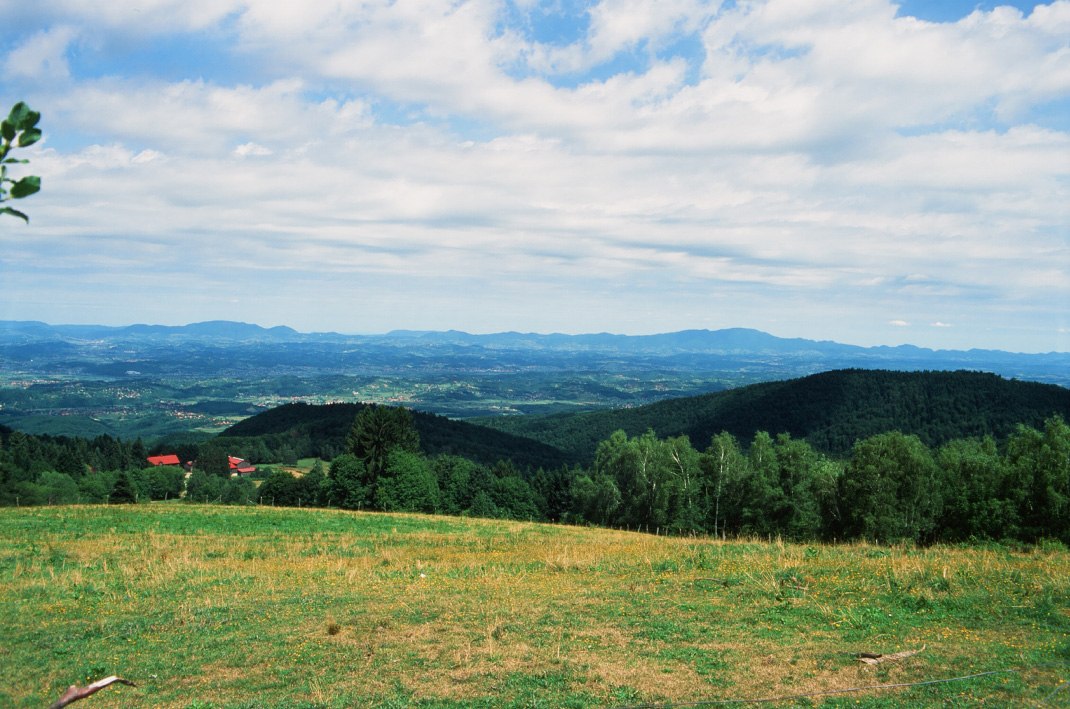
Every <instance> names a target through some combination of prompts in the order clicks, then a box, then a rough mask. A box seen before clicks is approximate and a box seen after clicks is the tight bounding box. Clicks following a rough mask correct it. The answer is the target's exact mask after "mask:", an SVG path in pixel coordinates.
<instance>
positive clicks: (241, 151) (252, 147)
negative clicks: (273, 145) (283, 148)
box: [234, 143, 274, 158]
mask: <svg viewBox="0 0 1070 709" xmlns="http://www.w3.org/2000/svg"><path fill="white" fill-rule="evenodd" d="M273 153H274V151H273V150H271V149H270V148H265V147H264V146H263V145H260V144H258V143H242V144H241V145H239V146H238V147H236V148H234V154H235V155H237V156H238V157H240V158H244V157H248V156H253V157H265V156H267V155H271V154H273Z"/></svg>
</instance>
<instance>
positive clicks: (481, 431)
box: [220, 404, 570, 469]
mask: <svg viewBox="0 0 1070 709" xmlns="http://www.w3.org/2000/svg"><path fill="white" fill-rule="evenodd" d="M362 408H364V404H324V405H319V406H317V405H313V404H287V405H285V406H280V407H278V408H275V409H271V410H269V411H265V412H263V413H261V414H257V415H256V416H253V417H251V418H247V419H245V420H244V421H241V422H240V423H237V424H235V425H233V426H231V427H230V428H228V429H226V430H225V431H223V432H222V433H221V434H220V438H222V439H228V438H229V439H235V438H243V439H248V438H260V437H263V438H265V439H270V438H271V437H275V438H276V440H277V439H278V438H280V437H281V438H283V439H287V440H290V441H293V442H294V443H295V444H297V445H304V446H307V448H305V449H302V450H300V451H299V453H301V454H307V455H324V454H325V453H326V454H327V455H325V457H331V453H336V452H341V451H342V450H344V446H345V438H346V435H347V434H348V433H349V428H350V426H352V425H353V420H354V419H355V418H356V416H357V413H358V412H359V411H360V410H361V409H362ZM413 423H414V424H415V425H416V430H417V432H418V433H419V434H420V447H421V449H422V450H423V452H424V453H427V454H428V455H436V454H440V453H447V454H451V455H459V456H462V457H464V458H468V459H470V460H473V461H476V462H478V463H483V464H486V465H494V464H495V463H497V462H498V461H500V460H511V461H512V462H513V463H514V464H516V465H517V466H519V467H521V468H532V469H534V468H539V467H542V468H546V469H550V468H557V467H560V466H562V465H565V464H567V463H568V462H569V460H570V458H569V457H568V456H567V455H566V454H565V453H563V452H562V451H560V450H558V449H557V448H554V447H553V446H549V445H546V444H545V443H541V442H539V441H536V440H534V439H532V438H527V437H523V436H517V435H514V434H511V433H508V432H505V431H498V430H495V429H491V428H486V427H483V426H478V425H476V424H472V423H467V422H464V421H455V420H453V419H448V418H445V417H443V416H436V415H434V414H428V413H424V412H420V411H415V412H413Z"/></svg>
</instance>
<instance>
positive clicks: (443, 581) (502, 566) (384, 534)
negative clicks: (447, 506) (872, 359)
mask: <svg viewBox="0 0 1070 709" xmlns="http://www.w3.org/2000/svg"><path fill="white" fill-rule="evenodd" d="M0 599H3V600H2V602H0V705H2V706H11V707H42V706H46V705H47V704H48V702H50V701H52V700H53V699H55V698H56V697H58V696H59V695H60V694H61V693H62V691H63V689H64V688H65V687H66V686H67V685H68V684H71V683H75V682H77V683H79V684H83V683H85V682H87V681H91V680H95V679H99V678H101V677H104V676H107V675H110V674H118V675H119V676H121V677H125V678H127V679H130V680H133V681H135V682H136V683H137V684H138V686H137V687H136V688H131V687H111V688H108V689H105V690H104V691H102V692H100V693H99V694H97V695H95V696H93V697H91V698H90V699H87V700H86V701H85V702H83V703H81V704H78V705H75V706H86V707H89V706H96V707H120V706H154V707H265V706H266V707H350V706H370V705H376V706H392V707H400V706H423V707H450V706H458V707H459V706H485V707H500V706H517V707H521V706H523V707H528V706H536V707H538V706H542V707H568V706H572V707H585V706H633V705H637V704H645V703H654V704H664V703H684V702H700V701H713V700H724V699H744V698H750V699H753V698H762V697H789V696H798V695H803V694H809V693H815V692H827V691H831V690H840V689H848V688H855V687H869V686H873V685H887V684H897V683H913V682H924V681H929V680H939V679H945V678H954V677H962V676H966V675H978V674H981V673H988V672H993V671H999V672H998V673H995V674H984V675H983V676H979V677H974V678H972V679H966V680H958V681H954V682H947V683H942V684H929V685H923V686H918V687H912V688H900V689H881V690H867V691H863V692H852V693H843V694H831V695H826V696H817V697H811V698H800V699H793V700H785V701H783V702H782V705H791V704H798V705H801V706H810V705H820V706H848V705H850V706H864V707H882V706H888V707H891V706H903V705H914V706H917V705H941V706H974V705H977V704H982V703H983V704H989V705H993V706H1005V705H1043V704H1046V705H1061V706H1066V705H1068V704H1070V688H1067V685H1066V684H1065V683H1066V681H1067V680H1068V679H1070V552H1067V550H1066V549H1065V548H1064V547H1062V546H1059V545H1051V546H1044V545H1042V546H1039V547H1034V548H1020V547H1010V546H1008V547H1003V546H990V547H983V548H959V547H935V548H927V549H920V548H913V547H891V548H882V547H874V546H868V545H864V544H854V545H842V546H822V545H796V544H787V543H777V542H772V543H765V542H757V541H727V542H722V541H716V540H703V539H681V538H665V537H660V538H659V537H655V536H649V535H643V534H636V533H628V532H616V531H609V530H601V529H586V528H575V527H559V526H551V525H540V524H527V523H516V522H499V521H490V520H478V519H454V518H444V517H426V516H419V515H387V514H361V513H352V512H342V511H333V510H299V509H282V508H278V509H276V508H238V507H223V506H198V505H187V504H154V505H140V506H114V507H105V506H93V507H88V506H87V507H79V506H75V507H49V508H31V509H26V508H23V509H11V508H7V509H0ZM923 646H924V648H925V649H924V651H922V652H921V653H919V654H916V655H913V656H911V657H908V658H904V659H900V660H896V661H889V662H885V663H882V664H878V665H874V666H870V665H866V664H863V663H861V662H859V661H858V660H857V658H856V655H857V653H859V652H871V653H895V652H899V651H904V650H917V649H919V648H922V647H923Z"/></svg>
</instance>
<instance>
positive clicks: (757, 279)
mask: <svg viewBox="0 0 1070 709" xmlns="http://www.w3.org/2000/svg"><path fill="white" fill-rule="evenodd" d="M45 5H47V7H30V6H29V5H28V4H26V3H23V4H21V5H18V6H17V5H15V4H13V3H0V70H2V71H0V98H2V99H3V101H4V103H5V104H7V105H10V104H12V103H14V102H15V101H16V100H19V99H25V100H27V101H28V102H29V103H30V104H31V105H32V106H33V107H34V108H35V109H37V110H40V111H41V112H42V114H43V115H44V119H43V127H44V129H45V131H46V140H45V141H43V142H42V144H40V145H39V146H35V147H34V148H33V149H32V150H30V151H27V152H28V157H30V158H31V160H32V164H31V167H32V169H33V171H34V173H35V174H40V175H41V176H42V178H43V181H44V190H43V191H42V193H40V194H38V195H35V196H34V197H32V198H30V199H29V200H27V201H26V202H24V203H23V204H22V205H21V206H22V207H23V208H24V209H25V211H27V212H29V214H30V215H31V223H30V224H29V225H23V224H22V223H21V222H18V221H16V220H13V219H7V218H5V220H4V221H3V222H0V230H2V232H0V234H2V238H3V239H4V249H3V251H2V252H0V292H2V295H0V319H19V320H25V319H38V320H44V321H48V322H53V323H88V322H92V323H105V324H127V323H134V322H150V323H165V324H181V323H186V322H194V321H201V320H210V319H230V320H243V321H247V322H256V323H259V324H262V325H266V326H270V325H278V324H285V325H290V326H292V327H295V328H298V329H300V330H305V331H316V330H335V331H340V332H383V331H387V330H391V329H396V328H407V329H450V328H456V329H462V330H468V331H471V332H490V331H500V330H527V331H539V332H551V331H557V332H594V331H610V332H622V333H652V332H666V331H672V330H679V329H685V328H711V329H715V328H720V327H735V326H744V327H755V328H759V329H763V330H766V331H769V332H772V333H774V334H777V335H781V336H792V337H795V336H798V337H810V338H815V339H834V340H839V341H842V342H850V343H856V344H864V345H865V344H893V345H894V344H900V343H905V342H909V343H913V344H918V345H922V346H929V347H938V348H971V347H984V348H999V349H1006V350H1014V351H1051V350H1060V351H1068V350H1070V317H1068V311H1070V307H1068V306H1067V303H1070V244H1068V240H1070V237H1068V234H1070V208H1068V207H1067V205H1068V204H1070V179H1068V177H1070V0H1061V1H1059V2H1052V3H1022V2H1019V3H1012V4H1001V3H990V2H986V3H967V2H920V1H919V2H902V3H896V2H891V1H888V0H854V1H853V2H851V3H842V2H831V1H829V0H813V1H811V2H806V3H799V2H796V1H794V0H768V1H753V2H750V1H748V2H744V1H742V0H737V1H736V2H716V1H704V0H659V1H658V2H650V1H643V0H602V1H601V2H598V1H595V0H588V1H585V2H573V1H569V0H558V1H555V2H536V1H534V0H511V1H504V0H468V1H464V0H391V1H387V0H363V1H361V2H357V1H356V0H341V1H340V2H336V3H317V4H308V5H302V6H298V5H296V4H291V3H278V2H273V1H270V0H184V1H183V2H176V1H175V0H113V1H112V2H109V3H108V4H106V5H100V4H99V3H89V2H83V1H82V0H56V1H55V2H50V3H47V4H45Z"/></svg>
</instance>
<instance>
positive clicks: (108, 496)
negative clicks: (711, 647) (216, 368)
mask: <svg viewBox="0 0 1070 709" xmlns="http://www.w3.org/2000/svg"><path fill="white" fill-rule="evenodd" d="M161 452H164V451H162V450H161V449H160V448H159V447H153V448H151V449H150V448H146V446H145V445H144V443H142V441H141V440H140V439H137V440H134V441H132V442H125V441H122V440H119V439H116V438H112V437H111V436H106V435H104V436H97V437H96V438H92V439H88V438H72V437H67V436H35V435H30V434H25V433H22V432H20V431H13V430H11V429H9V428H6V427H3V426H0V505H8V506H15V505H62V504H74V503H107V502H145V501H149V500H168V499H176V498H178V497H181V496H182V495H184V494H185V493H186V491H187V485H186V480H185V470H183V469H182V468H180V467H173V466H159V467H149V466H148V462H147V460H146V458H147V457H148V456H149V455H153V454H159V453H161ZM166 452H168V453H175V452H177V454H178V456H179V459H180V460H183V461H186V460H196V461H197V464H198V470H199V471H200V472H201V473H202V474H205V475H211V477H212V478H213V479H215V480H217V481H219V482H218V483H216V484H215V486H214V487H213V489H214V490H215V491H216V494H215V496H214V497H213V498H212V499H215V500H220V499H221V500H222V501H230V502H252V501H253V500H255V497H256V494H255V493H256V486H255V485H254V484H253V483H252V482H251V481H249V480H239V479H237V478H230V477H229V476H230V464H229V461H228V459H227V452H226V450H225V449H224V448H222V446H220V445H219V444H218V443H217V442H215V441H209V442H206V443H201V444H195V443H185V444H181V445H179V446H177V447H173V448H171V449H169V450H167V451H166Z"/></svg>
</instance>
